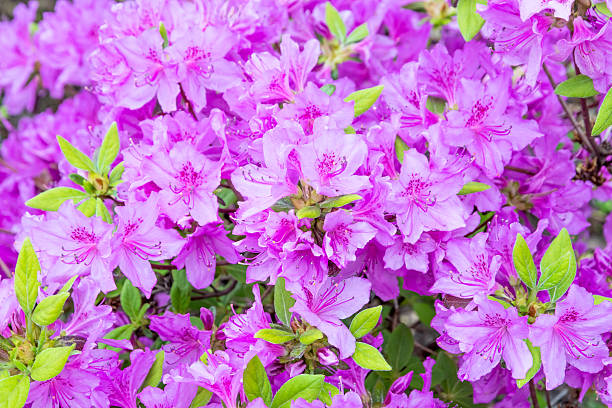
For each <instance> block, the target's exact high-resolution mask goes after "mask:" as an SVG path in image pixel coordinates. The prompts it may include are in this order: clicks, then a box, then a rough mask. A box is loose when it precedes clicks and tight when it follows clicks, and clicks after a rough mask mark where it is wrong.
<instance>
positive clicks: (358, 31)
mask: <svg viewBox="0 0 612 408" xmlns="http://www.w3.org/2000/svg"><path fill="white" fill-rule="evenodd" d="M368 34H370V32H369V31H368V25H367V24H366V23H363V24H361V25H360V26H357V27H355V29H354V30H353V31H352V32H351V33H350V34H349V36H348V37H347V39H346V43H347V44H353V43H356V42H359V41H361V40H363V39H364V38H366V37H367V36H368Z"/></svg>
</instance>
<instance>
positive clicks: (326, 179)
mask: <svg viewBox="0 0 612 408" xmlns="http://www.w3.org/2000/svg"><path fill="white" fill-rule="evenodd" d="M315 135H317V137H316V138H315V139H314V140H313V141H312V142H311V143H308V144H305V145H303V146H298V148H297V152H298V156H299V160H300V164H301V170H302V175H303V179H304V181H305V182H306V183H308V185H310V186H312V187H313V188H314V189H315V190H316V191H317V193H319V194H323V195H327V196H332V197H335V196H339V195H343V194H352V193H357V192H359V191H360V190H362V189H365V188H367V187H370V181H369V180H368V177H367V176H359V175H356V174H355V173H356V172H357V170H358V169H359V167H361V165H362V164H363V163H364V162H365V159H366V157H367V153H368V149H367V146H366V144H365V142H364V141H363V140H361V138H360V137H359V136H357V135H354V134H344V132H343V131H342V130H331V129H329V130H328V129H315Z"/></svg>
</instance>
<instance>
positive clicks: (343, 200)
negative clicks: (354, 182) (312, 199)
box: [319, 194, 363, 208]
mask: <svg viewBox="0 0 612 408" xmlns="http://www.w3.org/2000/svg"><path fill="white" fill-rule="evenodd" d="M362 198H363V197H361V196H360V195H359V194H347V195H343V196H338V197H332V198H328V199H327V200H325V201H323V202H322V203H320V204H319V207H321V208H337V207H344V206H345V205H347V204H350V203H352V202H353V201H357V200H361V199H362Z"/></svg>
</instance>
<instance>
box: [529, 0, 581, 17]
mask: <svg viewBox="0 0 612 408" xmlns="http://www.w3.org/2000/svg"><path fill="white" fill-rule="evenodd" d="M518 4H519V10H520V12H521V20H523V21H525V20H527V19H528V18H529V17H531V16H533V15H534V14H537V13H539V12H541V11H544V10H553V11H554V14H553V15H554V16H555V17H559V18H562V19H564V20H569V16H570V14H571V12H572V4H573V3H572V2H571V1H570V0H538V1H534V0H518Z"/></svg>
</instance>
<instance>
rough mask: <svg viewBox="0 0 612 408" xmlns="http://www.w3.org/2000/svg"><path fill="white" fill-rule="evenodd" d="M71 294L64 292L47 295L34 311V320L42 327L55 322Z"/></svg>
mask: <svg viewBox="0 0 612 408" xmlns="http://www.w3.org/2000/svg"><path fill="white" fill-rule="evenodd" d="M69 296H70V293H68V292H64V293H58V294H57V295H51V296H47V297H46V298H44V299H43V300H41V301H40V303H39V304H38V305H37V306H36V309H34V313H32V321H33V322H34V323H36V324H37V325H39V326H41V327H42V326H48V325H50V324H51V323H53V322H55V321H56V320H57V319H58V318H59V317H60V315H61V314H62V312H63V310H64V304H65V303H66V300H67V299H68V297H69Z"/></svg>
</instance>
